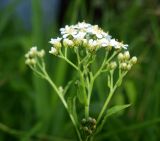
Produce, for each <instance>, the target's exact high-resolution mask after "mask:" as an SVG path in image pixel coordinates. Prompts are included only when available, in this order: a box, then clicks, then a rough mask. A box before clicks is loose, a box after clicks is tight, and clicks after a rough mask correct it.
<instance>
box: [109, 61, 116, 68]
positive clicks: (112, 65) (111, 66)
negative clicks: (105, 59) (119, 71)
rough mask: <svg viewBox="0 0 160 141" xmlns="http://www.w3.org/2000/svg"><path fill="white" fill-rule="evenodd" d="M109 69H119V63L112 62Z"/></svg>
mask: <svg viewBox="0 0 160 141" xmlns="http://www.w3.org/2000/svg"><path fill="white" fill-rule="evenodd" d="M109 67H110V69H111V70H114V69H115V68H116V67H117V63H116V62H115V61H114V62H111V63H110V65H109Z"/></svg>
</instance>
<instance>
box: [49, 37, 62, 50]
mask: <svg viewBox="0 0 160 141" xmlns="http://www.w3.org/2000/svg"><path fill="white" fill-rule="evenodd" d="M61 40H62V38H59V37H57V38H56V39H53V38H52V39H51V40H50V42H49V43H51V44H52V45H53V46H54V47H55V48H60V47H61V46H62V45H61Z"/></svg>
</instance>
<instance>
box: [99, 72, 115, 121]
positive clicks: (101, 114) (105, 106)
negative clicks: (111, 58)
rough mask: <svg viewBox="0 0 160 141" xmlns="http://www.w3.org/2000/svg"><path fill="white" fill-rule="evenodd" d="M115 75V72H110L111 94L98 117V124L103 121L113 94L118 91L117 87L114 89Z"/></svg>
mask: <svg viewBox="0 0 160 141" xmlns="http://www.w3.org/2000/svg"><path fill="white" fill-rule="evenodd" d="M113 73H114V72H113V71H111V72H110V77H109V78H110V81H109V82H110V84H109V87H110V92H109V95H108V97H107V99H106V101H105V103H104V105H103V107H102V109H101V112H100V114H99V116H98V119H97V124H98V123H99V122H100V120H101V118H102V116H103V114H104V112H105V110H106V108H107V106H108V104H109V102H110V100H111V98H112V96H113V93H114V91H115V89H116V87H115V86H114V88H113Z"/></svg>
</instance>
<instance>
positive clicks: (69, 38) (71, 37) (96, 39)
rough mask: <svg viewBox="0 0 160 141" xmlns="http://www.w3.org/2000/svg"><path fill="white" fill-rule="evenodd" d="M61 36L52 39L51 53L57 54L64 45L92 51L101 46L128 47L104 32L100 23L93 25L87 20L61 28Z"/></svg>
mask: <svg viewBox="0 0 160 141" xmlns="http://www.w3.org/2000/svg"><path fill="white" fill-rule="evenodd" d="M60 33H61V37H58V38H55V39H51V40H50V43H51V44H52V45H53V46H52V48H51V50H50V51H49V53H51V54H54V55H57V54H58V51H59V49H60V48H61V47H62V46H64V47H79V46H82V47H86V48H87V49H89V50H90V51H93V50H98V49H100V48H111V47H113V48H115V49H121V48H124V49H126V48H127V47H128V45H127V44H123V43H122V42H118V41H117V40H116V39H114V38H112V37H111V36H110V35H109V34H108V33H106V32H104V31H103V30H102V29H101V28H99V27H98V25H91V24H88V23H85V22H81V23H80V22H79V23H78V24H76V25H71V26H68V25H66V26H65V27H64V28H61V29H60Z"/></svg>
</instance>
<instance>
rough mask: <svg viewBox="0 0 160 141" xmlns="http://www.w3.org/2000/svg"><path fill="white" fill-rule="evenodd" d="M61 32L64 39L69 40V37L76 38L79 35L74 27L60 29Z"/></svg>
mask: <svg viewBox="0 0 160 141" xmlns="http://www.w3.org/2000/svg"><path fill="white" fill-rule="evenodd" d="M60 31H61V34H62V35H63V38H64V39H65V38H67V37H68V36H69V35H72V36H74V35H75V34H77V30H76V29H75V28H74V26H68V25H66V26H65V28H60Z"/></svg>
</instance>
